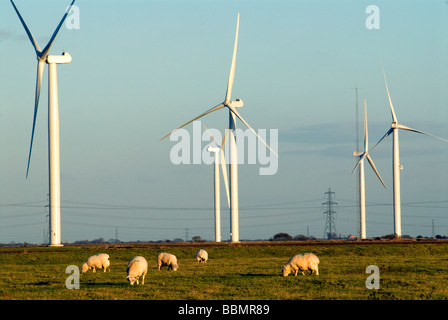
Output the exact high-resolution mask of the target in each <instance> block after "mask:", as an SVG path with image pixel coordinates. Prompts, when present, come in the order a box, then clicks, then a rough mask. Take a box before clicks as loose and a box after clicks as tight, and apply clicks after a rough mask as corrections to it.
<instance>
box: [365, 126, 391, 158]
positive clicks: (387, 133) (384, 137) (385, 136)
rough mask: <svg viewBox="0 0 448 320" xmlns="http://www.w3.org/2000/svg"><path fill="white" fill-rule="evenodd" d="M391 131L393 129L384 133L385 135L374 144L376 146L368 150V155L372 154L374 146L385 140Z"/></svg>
mask: <svg viewBox="0 0 448 320" xmlns="http://www.w3.org/2000/svg"><path fill="white" fill-rule="evenodd" d="M393 131H394V129H393V128H390V129H389V131H387V132H386V134H385V135H384V136H383V137H382V138H381V139H380V140H379V141H378V142H377V143H376V145H374V146H373V148H372V149H370V151H369V152H368V153H370V152H372V150H373V149H375V148H376V146H377V145H379V144H380V143H381V142H382V141H383V140H384V139H386V138H387V137H388V136H389V135H390V134H391V133H392V132H393Z"/></svg>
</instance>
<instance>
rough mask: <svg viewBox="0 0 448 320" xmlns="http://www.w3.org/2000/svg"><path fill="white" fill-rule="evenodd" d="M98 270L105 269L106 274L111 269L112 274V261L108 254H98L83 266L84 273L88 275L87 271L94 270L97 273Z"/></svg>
mask: <svg viewBox="0 0 448 320" xmlns="http://www.w3.org/2000/svg"><path fill="white" fill-rule="evenodd" d="M97 268H98V269H103V268H104V272H106V270H107V269H109V272H110V260H109V255H108V254H107V253H98V254H96V255H94V256H91V257H89V258H88V259H87V261H86V262H84V263H83V265H82V266H81V271H82V273H86V272H87V270H90V269H93V272H96V269H97Z"/></svg>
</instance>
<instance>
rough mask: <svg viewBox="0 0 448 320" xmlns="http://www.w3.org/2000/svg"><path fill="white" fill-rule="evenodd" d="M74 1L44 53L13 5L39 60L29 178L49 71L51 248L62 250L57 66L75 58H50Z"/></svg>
mask: <svg viewBox="0 0 448 320" xmlns="http://www.w3.org/2000/svg"><path fill="white" fill-rule="evenodd" d="M74 2H75V0H73V1H72V3H71V4H70V6H69V7H68V8H67V9H66V12H65V14H64V16H63V17H62V19H61V22H59V25H58V26H57V27H56V29H55V31H54V32H53V35H52V36H51V38H50V41H48V43H47V45H46V46H45V48H44V49H43V50H42V49H41V48H40V47H39V44H38V43H37V41H36V39H35V38H34V36H33V34H32V33H31V31H30V29H29V28H28V26H27V25H26V23H25V21H24V20H23V18H22V16H21V15H20V13H19V10H18V9H17V7H16V6H15V4H14V2H13V1H12V0H11V3H12V5H13V7H14V10H15V11H16V13H17V15H18V16H19V19H20V22H21V23H22V25H23V27H24V28H25V31H26V34H27V35H28V38H29V39H30V41H31V44H32V45H33V47H34V50H35V51H36V56H37V79H36V93H35V96H34V118H33V129H32V132H31V143H30V151H29V155H28V165H27V169H26V177H28V173H29V167H30V160H31V150H32V148H33V140H34V129H35V126H36V116H37V109H38V105H39V96H40V88H41V85H42V76H43V72H44V67H45V63H47V64H48V65H49V67H48V162H49V165H48V167H49V189H50V190H49V191H50V232H49V234H50V244H49V245H50V246H62V244H61V192H60V189H61V187H60V163H59V105H58V85H57V72H56V65H57V64H65V63H70V62H71V61H72V57H71V56H70V55H69V54H68V53H67V52H63V53H62V55H49V54H48V53H49V51H50V48H51V45H52V44H53V42H54V40H55V39H56V36H57V34H58V32H59V29H60V28H61V26H62V24H63V23H64V20H65V18H66V17H67V15H68V13H69V12H70V10H71V7H72V5H73V3H74Z"/></svg>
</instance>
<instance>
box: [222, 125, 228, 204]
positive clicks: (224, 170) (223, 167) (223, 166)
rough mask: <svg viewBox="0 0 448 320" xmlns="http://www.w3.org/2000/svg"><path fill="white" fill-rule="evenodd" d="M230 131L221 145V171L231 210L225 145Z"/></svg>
mask: <svg viewBox="0 0 448 320" xmlns="http://www.w3.org/2000/svg"><path fill="white" fill-rule="evenodd" d="M228 132H229V131H228V130H226V133H225V134H224V137H223V138H222V144H221V152H220V153H221V170H222V175H223V177H224V184H225V186H226V194H227V204H228V205H229V208H230V194H229V182H228V176H227V167H226V159H225V155H224V145H225V144H226V137H227V134H228Z"/></svg>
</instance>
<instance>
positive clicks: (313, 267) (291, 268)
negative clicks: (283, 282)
mask: <svg viewBox="0 0 448 320" xmlns="http://www.w3.org/2000/svg"><path fill="white" fill-rule="evenodd" d="M318 267H319V258H318V257H317V256H316V255H314V254H312V253H302V254H296V255H295V256H293V257H292V258H291V259H289V261H288V263H287V264H285V265H284V266H283V269H282V273H283V276H285V277H286V276H288V274H290V273H291V272H294V273H295V275H297V272H298V271H299V270H300V271H301V272H302V274H303V275H305V271H306V270H309V271H311V274H313V272H315V273H316V275H317V276H318V275H319V269H318Z"/></svg>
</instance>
